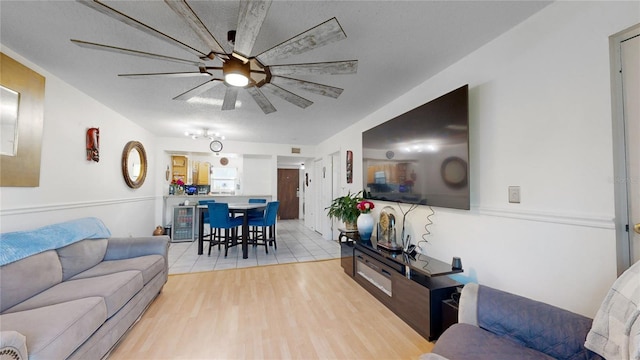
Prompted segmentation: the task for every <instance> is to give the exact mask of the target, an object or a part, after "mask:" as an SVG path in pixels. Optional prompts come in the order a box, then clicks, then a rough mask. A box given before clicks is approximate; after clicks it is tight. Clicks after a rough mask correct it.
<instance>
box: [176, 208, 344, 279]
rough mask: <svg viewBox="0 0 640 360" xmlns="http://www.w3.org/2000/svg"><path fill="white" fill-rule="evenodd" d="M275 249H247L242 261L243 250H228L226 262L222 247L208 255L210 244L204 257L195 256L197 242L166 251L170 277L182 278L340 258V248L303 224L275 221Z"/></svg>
mask: <svg viewBox="0 0 640 360" xmlns="http://www.w3.org/2000/svg"><path fill="white" fill-rule="evenodd" d="M276 229H277V243H278V249H277V250H275V249H274V248H273V246H271V247H269V254H266V253H265V249H264V246H257V247H253V246H251V245H250V246H249V258H248V259H243V258H242V247H241V246H236V247H233V248H230V249H229V254H228V255H227V257H226V258H225V256H224V247H222V248H221V249H220V251H218V247H217V246H215V247H214V248H213V249H211V256H208V255H207V252H208V250H209V243H207V242H205V243H204V253H203V254H202V255H198V242H197V241H193V242H177V243H171V246H170V247H169V274H183V273H188V272H200V271H211V270H223V269H234V268H243V267H251V266H260V265H270V264H284V263H292V262H305V261H314V260H325V259H335V258H339V257H340V245H338V243H337V242H336V241H331V240H325V239H323V238H322V236H321V235H320V234H318V233H317V232H315V231H313V230H310V229H308V228H306V227H305V226H304V223H303V221H302V220H280V221H278V225H277V227H276Z"/></svg>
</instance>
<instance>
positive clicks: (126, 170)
mask: <svg viewBox="0 0 640 360" xmlns="http://www.w3.org/2000/svg"><path fill="white" fill-rule="evenodd" d="M122 175H123V176H124V181H125V182H126V183H127V185H128V186H129V187H130V188H133V189H137V188H139V187H140V186H142V183H144V179H145V178H146V177H147V153H146V152H145V151H144V146H142V144H141V143H140V142H139V141H129V142H128V143H127V145H125V147H124V150H123V151H122Z"/></svg>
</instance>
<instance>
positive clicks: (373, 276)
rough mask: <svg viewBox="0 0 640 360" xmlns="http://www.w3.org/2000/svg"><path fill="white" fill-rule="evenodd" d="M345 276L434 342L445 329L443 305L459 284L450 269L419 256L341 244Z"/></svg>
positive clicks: (372, 246)
mask: <svg viewBox="0 0 640 360" xmlns="http://www.w3.org/2000/svg"><path fill="white" fill-rule="evenodd" d="M342 267H343V268H344V270H345V272H346V273H347V274H349V275H350V276H352V277H353V278H354V280H355V281H356V282H357V283H358V284H360V285H361V286H362V287H363V288H365V289H366V290H367V291H368V292H369V293H371V294H372V295H373V296H374V297H375V298H376V299H378V300H379V301H380V302H382V303H383V304H384V305H386V306H387V307H388V308H389V309H390V310H391V311H393V312H394V313H395V314H396V315H398V316H399V317H400V318H401V319H402V320H404V321H405V322H406V323H407V324H409V326H411V327H412V328H413V329H414V330H416V331H417V332H418V333H419V334H420V335H422V336H424V337H425V338H426V339H428V340H430V341H431V340H435V339H437V338H438V336H440V334H441V333H442V332H443V331H444V329H443V328H442V301H444V300H447V299H450V298H451V294H452V293H454V292H455V291H456V287H458V286H461V284H460V283H458V282H456V281H454V280H452V279H451V278H449V277H448V276H444V275H449V274H454V273H459V272H462V270H461V269H460V270H453V269H451V265H450V264H447V263H445V262H442V261H440V260H437V259H434V258H431V257H427V256H425V255H421V254H418V255H417V256H416V258H415V259H414V258H411V257H409V256H408V255H407V254H404V253H400V254H392V253H389V252H387V251H385V250H381V249H378V248H376V246H375V241H374V242H373V245H366V244H363V243H361V242H359V241H357V242H355V244H349V243H343V244H342Z"/></svg>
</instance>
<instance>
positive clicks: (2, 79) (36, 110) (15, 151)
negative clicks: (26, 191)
mask: <svg viewBox="0 0 640 360" xmlns="http://www.w3.org/2000/svg"><path fill="white" fill-rule="evenodd" d="M0 63H2V67H0V87H1V88H2V89H7V91H8V92H9V93H14V94H16V96H15V99H14V102H15V104H13V105H14V106H15V109H16V111H15V115H16V116H15V118H14V121H13V125H12V130H11V131H7V133H11V134H12V135H13V136H10V138H9V139H8V141H7V143H8V145H7V146H6V147H5V146H3V149H4V148H7V150H6V151H4V150H3V151H2V154H0V168H2V171H1V172H0V186H2V187H38V186H40V159H41V150H42V132H43V125H44V87H45V78H44V76H42V75H40V74H38V73H37V72H35V71H33V70H31V69H30V68H28V67H26V66H25V65H23V64H21V63H19V62H18V61H17V60H14V59H13V58H11V57H9V56H7V55H6V54H4V53H0ZM3 98H4V99H3V106H5V105H7V104H5V103H6V102H7V101H6V100H7V98H5V97H4V96H3ZM3 121H4V120H3ZM4 125H5V124H4V123H3V126H4ZM3 141H4V139H3Z"/></svg>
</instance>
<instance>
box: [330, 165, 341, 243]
mask: <svg viewBox="0 0 640 360" xmlns="http://www.w3.org/2000/svg"><path fill="white" fill-rule="evenodd" d="M331 164H332V171H331V200H333V199H335V198H337V197H338V196H341V195H342V194H340V179H342V177H341V174H342V172H341V171H340V169H342V168H341V167H340V153H333V154H331ZM342 224H343V222H342V221H340V220H337V219H333V221H332V222H331V234H332V235H331V236H332V239H338V234H339V231H338V227H339V226H341V225H342Z"/></svg>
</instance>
